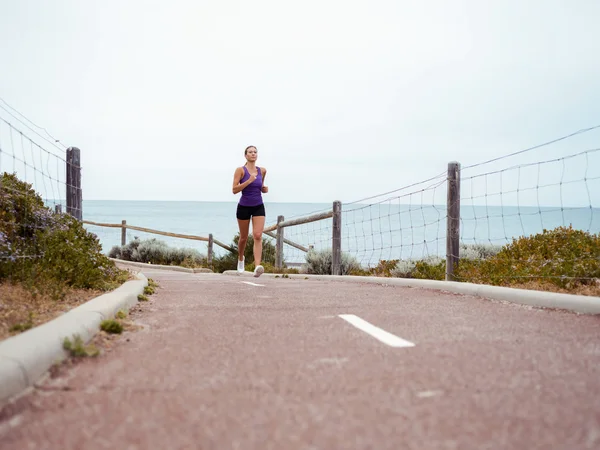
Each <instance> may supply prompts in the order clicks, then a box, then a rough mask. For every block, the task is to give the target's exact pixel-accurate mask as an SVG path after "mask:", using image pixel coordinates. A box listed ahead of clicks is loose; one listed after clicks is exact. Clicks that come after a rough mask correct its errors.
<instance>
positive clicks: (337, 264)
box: [331, 200, 342, 275]
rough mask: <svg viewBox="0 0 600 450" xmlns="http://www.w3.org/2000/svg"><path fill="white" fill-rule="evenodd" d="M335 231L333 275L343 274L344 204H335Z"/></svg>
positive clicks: (332, 241)
mask: <svg viewBox="0 0 600 450" xmlns="http://www.w3.org/2000/svg"><path fill="white" fill-rule="evenodd" d="M332 228H333V231H332V236H331V247H332V252H333V254H332V260H331V274H332V275H341V274H342V202H341V201H339V200H336V201H335V202H333V227H332Z"/></svg>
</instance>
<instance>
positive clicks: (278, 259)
mask: <svg viewBox="0 0 600 450" xmlns="http://www.w3.org/2000/svg"><path fill="white" fill-rule="evenodd" d="M283 220H284V217H283V216H277V240H276V243H275V250H276V253H275V267H276V268H277V269H282V268H283V227H282V226H280V225H279V224H280V223H281V222H283Z"/></svg>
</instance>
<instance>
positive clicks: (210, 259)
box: [208, 233, 214, 266]
mask: <svg viewBox="0 0 600 450" xmlns="http://www.w3.org/2000/svg"><path fill="white" fill-rule="evenodd" d="M213 243H214V240H213V235H212V233H210V234H209V235H208V265H209V266H212V262H213Z"/></svg>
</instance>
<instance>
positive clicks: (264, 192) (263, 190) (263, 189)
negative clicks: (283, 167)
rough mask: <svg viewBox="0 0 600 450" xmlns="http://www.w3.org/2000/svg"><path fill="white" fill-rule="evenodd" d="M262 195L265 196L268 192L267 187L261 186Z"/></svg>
mask: <svg viewBox="0 0 600 450" xmlns="http://www.w3.org/2000/svg"><path fill="white" fill-rule="evenodd" d="M261 191H262V193H263V194H266V193H267V192H269V187H268V186H263V187H262V189H261Z"/></svg>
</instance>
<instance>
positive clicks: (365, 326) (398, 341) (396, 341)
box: [339, 314, 415, 347]
mask: <svg viewBox="0 0 600 450" xmlns="http://www.w3.org/2000/svg"><path fill="white" fill-rule="evenodd" d="M339 317H341V318H342V319H344V320H345V321H346V322H348V323H350V324H352V325H354V326H355V327H356V328H358V329H359V330H362V331H364V332H365V333H367V334H370V335H371V336H373V337H374V338H375V339H378V340H379V341H381V342H383V343H384V344H387V345H389V346H390V347H414V346H415V344H413V343H412V342H409V341H405V340H404V339H402V338H399V337H398V336H395V335H393V334H391V333H388V332H387V331H385V330H382V329H381V328H378V327H376V326H375V325H371V324H370V323H369V322H367V321H366V320H363V319H361V318H360V317H358V316H355V315H354V314H340V315H339Z"/></svg>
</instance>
